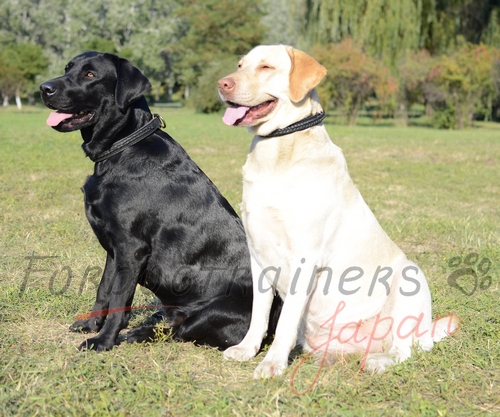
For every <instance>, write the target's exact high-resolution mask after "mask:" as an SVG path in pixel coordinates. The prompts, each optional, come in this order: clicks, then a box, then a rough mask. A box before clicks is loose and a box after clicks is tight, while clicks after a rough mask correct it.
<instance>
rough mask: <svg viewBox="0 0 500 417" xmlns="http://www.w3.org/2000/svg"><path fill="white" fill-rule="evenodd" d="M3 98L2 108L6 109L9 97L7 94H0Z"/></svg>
mask: <svg viewBox="0 0 500 417" xmlns="http://www.w3.org/2000/svg"><path fill="white" fill-rule="evenodd" d="M2 96H3V107H7V106H8V105H9V96H8V95H7V94H2Z"/></svg>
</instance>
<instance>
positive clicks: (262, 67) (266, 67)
mask: <svg viewBox="0 0 500 417" xmlns="http://www.w3.org/2000/svg"><path fill="white" fill-rule="evenodd" d="M260 69H261V70H272V69H274V67H271V65H267V64H263V65H261V66H260Z"/></svg>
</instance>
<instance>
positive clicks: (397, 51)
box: [304, 0, 422, 67]
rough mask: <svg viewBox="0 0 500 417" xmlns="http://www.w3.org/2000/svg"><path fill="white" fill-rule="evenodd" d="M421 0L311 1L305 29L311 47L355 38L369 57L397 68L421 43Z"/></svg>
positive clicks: (308, 3)
mask: <svg viewBox="0 0 500 417" xmlns="http://www.w3.org/2000/svg"><path fill="white" fill-rule="evenodd" d="M421 3H422V2H421V1H415V0H359V1H352V0H323V1H307V2H306V4H307V5H308V7H307V22H306V27H305V28H304V31H305V35H306V37H307V38H308V39H309V42H310V44H313V45H314V44H325V43H339V42H341V41H343V40H346V39H348V38H353V39H354V40H355V41H356V43H358V44H359V45H360V46H362V47H363V48H364V50H365V51H366V52H367V53H368V55H370V56H373V57H376V58H378V59H381V60H383V61H384V63H385V64H386V65H388V66H389V67H395V66H396V65H397V62H398V59H399V58H400V57H401V56H404V55H405V54H406V52H407V51H410V50H416V49H417V48H418V47H419V43H420V25H421V23H420V22H421V14H422V7H421Z"/></svg>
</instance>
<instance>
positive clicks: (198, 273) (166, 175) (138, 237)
mask: <svg viewBox="0 0 500 417" xmlns="http://www.w3.org/2000/svg"><path fill="white" fill-rule="evenodd" d="M150 87H151V86H150V83H149V81H148V79H147V78H146V77H145V76H144V75H143V74H142V73H141V72H140V71H139V70H138V69H137V68H136V67H134V66H133V65H132V64H131V63H130V62H129V61H127V60H125V59H121V58H119V57H117V56H116V55H112V54H103V53H97V52H85V53H83V54H81V55H79V56H77V57H75V58H74V59H73V60H72V61H70V62H69V63H68V65H67V66H66V70H65V74H64V75H63V76H61V77H59V78H55V79H53V80H50V81H47V82H45V83H43V84H41V85H40V90H41V97H42V99H43V101H44V103H45V105H46V106H47V107H49V108H51V109H53V110H57V113H52V115H51V116H50V117H49V119H48V120H47V124H49V125H50V126H52V127H53V128H54V129H56V130H58V131H60V132H69V131H73V130H80V131H81V134H82V138H83V142H84V143H83V149H84V151H85V153H86V155H87V156H88V157H89V158H90V159H91V160H93V161H94V162H95V167H94V174H93V175H91V176H90V177H88V178H87V181H86V183H85V185H84V187H83V191H84V194H85V211H86V215H87V218H88V221H89V223H90V225H91V226H92V229H93V230H94V233H95V234H96V236H97V238H98V239H99V242H100V243H101V245H102V246H103V248H104V249H105V250H106V252H107V259H106V267H105V269H104V273H103V276H102V278H101V283H100V285H99V289H98V291H97V297H96V302H95V305H94V308H93V309H92V313H90V314H89V316H88V317H87V318H86V319H84V320H79V321H77V322H75V323H74V324H73V325H72V326H71V328H70V329H71V330H73V331H83V332H97V331H99V334H98V335H97V336H96V337H92V338H90V339H87V340H86V341H85V342H83V343H82V344H81V345H80V349H82V348H88V349H94V350H108V349H111V348H112V347H113V346H114V345H115V344H117V343H118V341H117V340H118V335H119V332H120V331H121V330H122V329H123V328H125V327H126V326H127V324H128V321H129V318H130V310H131V308H130V307H131V304H132V300H133V298H134V293H135V290H136V286H137V284H140V285H143V286H144V287H146V288H148V289H150V290H151V291H152V292H153V293H154V294H155V295H156V296H157V297H158V298H159V299H160V301H161V303H162V304H163V306H164V309H163V311H162V313H161V314H160V315H159V317H160V318H162V319H164V320H166V322H167V323H168V325H169V326H170V329H171V330H169V331H171V332H172V334H173V337H174V339H176V340H180V341H193V342H195V343H197V344H206V345H210V346H214V347H218V348H220V349H225V348H227V347H229V346H232V345H235V344H237V343H239V342H240V341H241V340H242V339H243V337H244V336H245V334H246V332H247V330H248V327H249V325H250V317H251V309H252V298H253V297H252V294H253V292H252V278H251V273H250V257H249V254H248V248H247V244H246V237H245V232H244V229H243V226H242V223H241V221H240V219H239V218H238V216H237V214H236V213H235V212H234V210H233V209H232V207H231V206H230V205H229V203H228V202H227V201H226V199H225V198H224V197H223V196H222V195H221V194H220V192H219V190H218V189H217V188H216V187H215V185H214V184H213V183H212V182H211V181H210V179H209V178H208V177H207V176H206V175H205V174H204V173H203V171H201V169H200V168H199V167H198V166H197V165H196V163H194V162H193V161H192V160H191V159H190V158H189V156H188V155H187V153H186V152H185V151H184V149H182V147H181V146H180V145H179V144H178V143H177V142H175V141H174V140H173V139H172V138H171V137H170V136H169V135H167V134H166V133H164V132H163V131H161V130H158V127H159V126H160V125H161V124H162V120H161V118H159V117H156V116H155V117H153V116H152V114H151V112H150V110H149V107H148V105H147V103H146V100H145V98H144V96H143V94H144V93H145V92H146V91H148V90H149V89H150ZM280 307H281V304H280V301H279V300H278V298H276V299H275V305H274V310H273V313H272V316H273V319H272V320H271V322H272V324H271V325H270V327H269V333H273V332H274V328H275V325H276V322H277V316H278V314H279V310H280ZM155 316H156V317H158V314H157V315H155ZM154 336H155V327H154V326H153V325H150V326H143V327H139V328H137V329H133V330H131V331H130V332H128V333H127V334H126V335H125V336H120V338H124V339H125V340H127V341H129V342H141V341H146V340H153V339H154Z"/></svg>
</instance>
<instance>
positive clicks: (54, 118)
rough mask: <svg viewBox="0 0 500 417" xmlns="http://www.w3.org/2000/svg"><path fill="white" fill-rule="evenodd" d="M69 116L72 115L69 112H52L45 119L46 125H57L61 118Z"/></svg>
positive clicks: (64, 118)
mask: <svg viewBox="0 0 500 417" xmlns="http://www.w3.org/2000/svg"><path fill="white" fill-rule="evenodd" d="M71 116H73V115H72V114H69V113H57V112H52V113H50V116H49V117H48V119H47V125H48V126H51V127H54V126H57V125H58V124H59V123H61V122H62V121H63V120H66V119H69V118H70V117H71Z"/></svg>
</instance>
